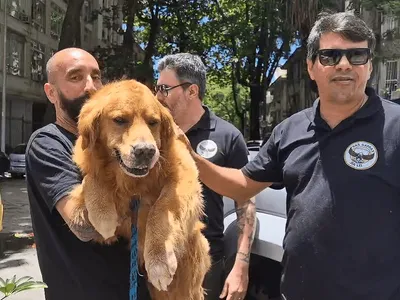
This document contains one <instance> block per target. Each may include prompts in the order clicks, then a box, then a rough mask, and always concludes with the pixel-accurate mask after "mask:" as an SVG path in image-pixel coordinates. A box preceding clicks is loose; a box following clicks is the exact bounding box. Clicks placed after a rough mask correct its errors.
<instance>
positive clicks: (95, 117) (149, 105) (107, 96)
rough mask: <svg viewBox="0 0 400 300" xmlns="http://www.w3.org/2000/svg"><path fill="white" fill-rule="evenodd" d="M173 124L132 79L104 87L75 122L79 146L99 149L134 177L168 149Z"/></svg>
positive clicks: (159, 105) (155, 161)
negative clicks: (79, 139) (79, 138)
mask: <svg viewBox="0 0 400 300" xmlns="http://www.w3.org/2000/svg"><path fill="white" fill-rule="evenodd" d="M174 126H175V124H174V121H173V119H172V116H171V114H170V113H169V111H168V110H167V109H166V108H164V107H163V106H162V105H161V104H160V103H159V102H158V101H157V99H156V98H155V96H154V95H153V94H152V93H151V91H150V90H149V88H147V87H146V86H145V85H143V84H141V83H139V82H137V81H135V80H123V81H119V82H114V83H110V84H108V85H106V86H104V87H103V88H102V89H101V90H99V91H98V92H96V93H95V94H94V95H93V96H92V97H91V98H90V99H89V100H88V101H87V103H85V105H84V106H83V107H82V110H81V113H80V116H79V121H78V130H79V135H80V136H81V139H82V149H83V150H85V149H89V150H90V151H91V152H96V151H102V153H105V155H107V156H109V158H110V159H115V160H117V161H118V163H119V165H120V167H121V168H122V169H123V171H124V172H125V173H126V174H128V175H130V176H133V177H144V176H146V175H147V174H148V173H149V171H150V169H151V168H153V167H154V165H155V164H156V163H157V162H158V160H159V158H160V155H161V156H162V154H163V153H164V152H165V151H168V148H169V146H170V143H171V141H172V139H173V138H175V131H174Z"/></svg>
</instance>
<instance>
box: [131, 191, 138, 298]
mask: <svg viewBox="0 0 400 300" xmlns="http://www.w3.org/2000/svg"><path fill="white" fill-rule="evenodd" d="M131 208H132V212H133V213H134V215H135V218H134V220H135V221H136V222H137V215H138V210H139V200H138V199H136V198H135V199H133V200H132V206H131ZM137 250H138V232H137V226H136V224H134V223H133V222H132V236H131V273H130V288H129V299H130V300H137V299H138V296H137V287H138V273H139V271H138V262H137Z"/></svg>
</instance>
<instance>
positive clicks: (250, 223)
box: [235, 198, 256, 268]
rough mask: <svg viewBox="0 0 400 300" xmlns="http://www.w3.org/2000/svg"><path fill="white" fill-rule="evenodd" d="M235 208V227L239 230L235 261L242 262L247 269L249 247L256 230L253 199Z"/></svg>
mask: <svg viewBox="0 0 400 300" xmlns="http://www.w3.org/2000/svg"><path fill="white" fill-rule="evenodd" d="M235 206H236V214H237V225H238V230H239V238H238V251H237V253H236V261H240V262H243V263H244V264H241V265H243V266H244V267H247V268H248V265H249V262H250V254H251V246H252V245H253V240H254V234H255V230H256V226H255V224H256V205H255V198H251V199H250V200H249V201H247V202H246V203H245V204H243V205H240V206H239V205H237V204H236V203H235Z"/></svg>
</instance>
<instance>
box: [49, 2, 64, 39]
mask: <svg viewBox="0 0 400 300" xmlns="http://www.w3.org/2000/svg"><path fill="white" fill-rule="evenodd" d="M64 15H65V13H64V11H63V10H62V9H61V8H60V7H58V6H57V5H55V4H54V3H53V2H52V3H51V17H50V18H51V19H50V35H51V37H52V38H53V39H55V40H59V39H60V35H61V29H62V24H63V21H64Z"/></svg>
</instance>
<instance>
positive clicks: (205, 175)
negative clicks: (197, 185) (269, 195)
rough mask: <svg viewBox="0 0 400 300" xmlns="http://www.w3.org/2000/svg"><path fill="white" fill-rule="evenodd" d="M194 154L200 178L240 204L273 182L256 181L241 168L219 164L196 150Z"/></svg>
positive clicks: (219, 192)
mask: <svg viewBox="0 0 400 300" xmlns="http://www.w3.org/2000/svg"><path fill="white" fill-rule="evenodd" d="M192 156H193V158H194V160H195V161H196V165H197V168H198V169H199V173H200V180H201V181H202V182H203V183H204V184H205V185H206V186H208V187H209V188H210V189H211V190H213V191H215V192H216V193H218V194H220V195H223V196H226V197H229V198H231V199H234V200H235V201H236V202H237V203H238V204H239V205H241V204H244V203H246V202H247V201H248V200H249V199H250V198H252V197H254V196H255V195H257V194H258V193H259V192H261V191H262V190H264V189H265V188H267V187H269V186H270V185H271V184H272V182H258V181H254V180H252V179H250V178H249V177H247V176H245V175H244V174H243V172H242V171H241V170H239V169H234V168H225V167H220V166H217V165H215V164H213V163H212V162H210V161H208V160H207V159H205V158H203V157H201V156H200V155H198V154H197V153H195V152H194V151H192Z"/></svg>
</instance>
